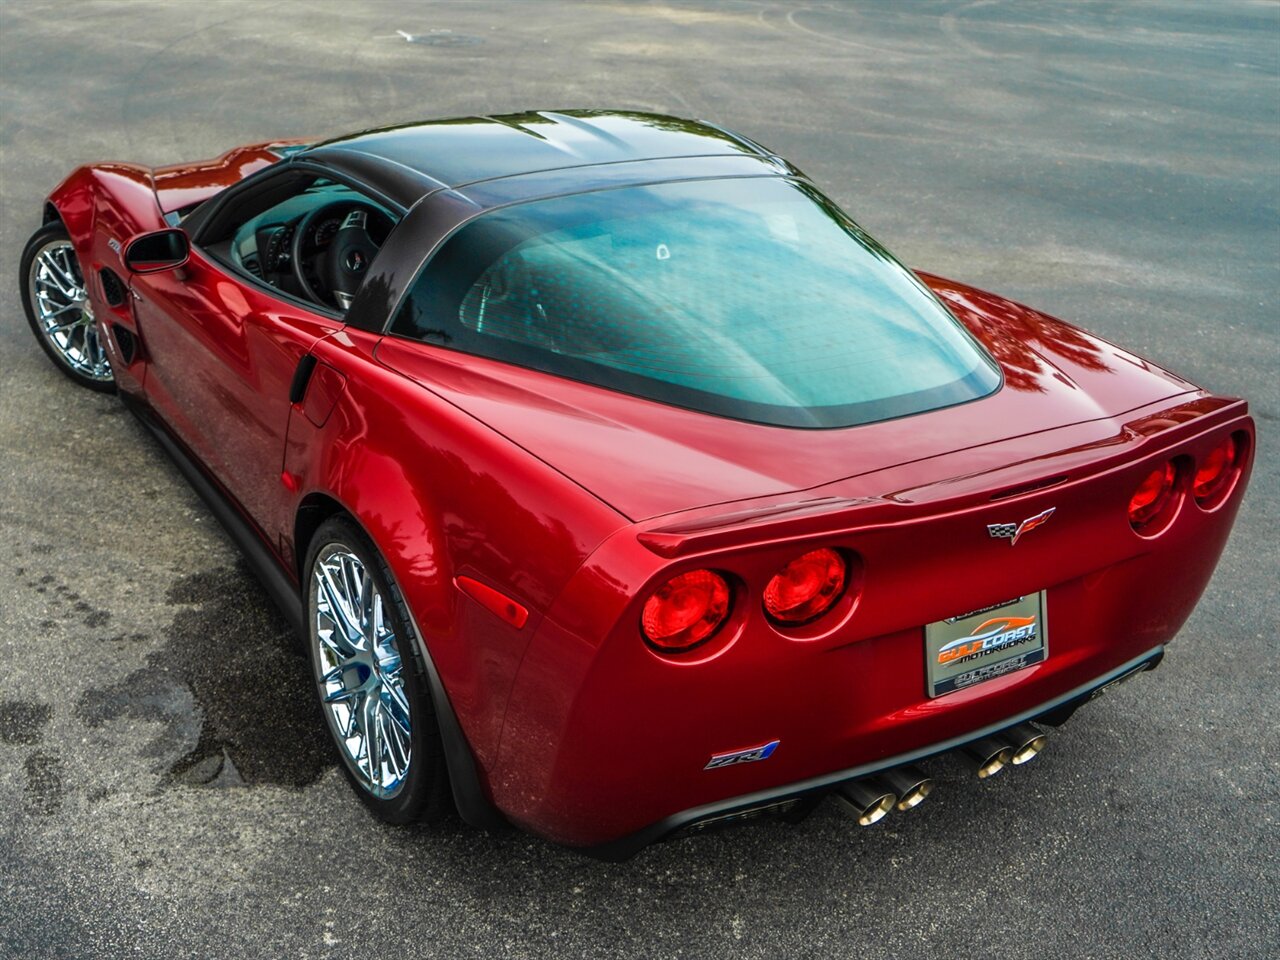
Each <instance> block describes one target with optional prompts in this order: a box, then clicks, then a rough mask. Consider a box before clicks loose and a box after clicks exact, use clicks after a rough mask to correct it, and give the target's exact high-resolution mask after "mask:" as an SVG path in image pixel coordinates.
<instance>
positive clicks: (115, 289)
mask: <svg viewBox="0 0 1280 960" xmlns="http://www.w3.org/2000/svg"><path fill="white" fill-rule="evenodd" d="M98 277H99V278H100V279H101V280H102V295H103V296H104V297H106V299H107V303H109V304H111V306H113V307H118V306H120V304H122V303H124V298H125V288H124V281H123V280H121V279H120V278H119V277H118V276H116V274H115V272H114V271H112V270H108V269H107V268H106V267H103V268H102V269H101V270H100V271H98Z"/></svg>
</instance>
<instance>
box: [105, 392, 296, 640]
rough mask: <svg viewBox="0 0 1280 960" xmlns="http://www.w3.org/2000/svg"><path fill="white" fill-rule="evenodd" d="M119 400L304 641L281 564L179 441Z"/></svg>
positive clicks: (146, 411) (137, 407) (144, 411)
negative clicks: (169, 462) (162, 451)
mask: <svg viewBox="0 0 1280 960" xmlns="http://www.w3.org/2000/svg"><path fill="white" fill-rule="evenodd" d="M120 399H121V400H122V401H123V402H124V405H125V406H126V407H127V408H128V409H129V412H131V413H132V414H133V415H134V416H136V417H137V418H138V419H139V420H140V421H141V422H142V425H143V426H145V427H146V428H147V429H148V430H149V431H150V432H151V435H152V436H153V437H155V439H156V442H158V443H159V444H160V446H161V447H163V448H164V452H165V453H167V454H168V455H169V458H170V459H171V460H172V461H173V462H174V464H175V465H176V466H177V468H178V470H180V471H181V472H182V475H183V476H184V477H186V478H187V482H188V483H190V484H191V486H192V487H194V488H195V491H196V493H198V494H200V499H201V500H203V501H204V502H205V504H206V505H207V506H208V507H209V509H210V510H211V511H212V512H213V515H214V516H215V517H217V518H218V522H219V523H221V524H222V527H223V529H224V530H226V531H227V534H228V535H229V536H230V537H231V539H232V540H233V541H234V542H235V545H236V546H237V547H239V548H240V552H241V553H242V554H244V558H245V560H246V561H248V564H249V568H250V569H251V570H252V571H253V573H254V576H256V577H257V578H258V582H259V583H261V584H262V586H263V588H264V589H265V590H266V591H267V594H268V595H269V596H270V597H271V599H272V601H273V602H274V603H275V605H276V606H277V607H279V609H280V612H281V613H282V614H284V617H285V619H286V620H288V621H289V626H290V627H291V628H292V629H293V632H294V635H295V636H297V637H298V638H302V637H305V636H306V621H305V618H304V616H303V611H302V597H301V596H300V594H299V592H298V585H297V584H296V583H294V582H293V581H292V580H291V579H290V578H289V575H288V574H287V573H285V571H284V568H283V567H281V565H280V562H279V561H278V560H277V559H276V557H275V555H274V554H273V553H272V552H271V549H270V548H269V547H268V546H267V545H266V543H265V541H264V540H263V539H262V535H261V534H260V533H258V531H257V529H256V528H255V527H254V526H253V525H252V524H251V523H250V522H249V521H248V520H247V519H245V517H244V515H243V514H242V513H241V512H240V511H239V510H237V509H236V508H235V506H234V505H233V504H232V503H231V500H230V498H229V497H228V496H227V494H225V493H224V492H223V491H222V490H221V488H220V487H219V486H218V485H217V484H216V483H215V482H214V481H213V480H212V479H211V478H210V477H209V475H208V474H207V473H205V471H204V470H203V469H202V468H201V467H200V466H199V464H197V463H196V461H195V459H194V458H193V457H192V456H191V455H190V454H189V453H187V451H186V449H185V448H184V447H183V446H182V445H181V444H180V443H179V442H178V440H176V439H175V438H174V437H173V435H172V434H170V433H169V431H168V429H167V428H166V427H165V426H164V425H163V424H162V423H160V421H159V419H158V418H157V417H156V415H155V414H154V413H152V412H151V410H150V408H148V407H146V406H145V405H143V404H142V403H140V402H139V401H137V400H135V399H133V398H132V397H129V396H128V395H127V394H124V393H122V394H121V395H120Z"/></svg>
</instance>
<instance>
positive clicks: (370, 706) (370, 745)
mask: <svg viewBox="0 0 1280 960" xmlns="http://www.w3.org/2000/svg"><path fill="white" fill-rule="evenodd" d="M360 708H361V710H362V711H363V712H364V714H365V718H364V737H365V755H366V757H367V762H368V764H369V768H368V769H369V781H370V782H371V783H372V784H373V786H374V788H375V789H377V788H381V786H382V737H381V735H380V734H379V731H378V727H379V716H378V713H379V711H378V698H377V697H366V698H365V700H364V702H363V703H361V704H360Z"/></svg>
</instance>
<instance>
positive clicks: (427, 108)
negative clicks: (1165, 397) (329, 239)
mask: <svg viewBox="0 0 1280 960" xmlns="http://www.w3.org/2000/svg"><path fill="white" fill-rule="evenodd" d="M400 31H403V33H401V32H400ZM405 34H407V35H408V39H406V36H405ZM535 107H543V108H556V107H560V108H565V107H619V108H629V109H642V110H656V111H663V112H671V113H676V114H681V115H686V116H696V117H702V118H706V119H709V120H713V121H715V122H718V123H721V124H724V125H726V126H729V127H731V128H735V129H737V130H740V131H742V132H743V133H745V134H747V135H749V136H751V137H753V138H755V139H757V140H760V141H761V142H763V143H766V144H768V145H770V146H771V147H773V148H774V149H776V150H778V151H779V152H781V153H782V154H784V155H785V156H787V157H789V158H791V159H793V160H794V161H795V162H796V163H797V164H798V165H799V166H800V167H801V168H802V169H805V170H806V171H807V172H808V173H809V174H811V175H812V176H813V177H814V178H815V179H816V180H817V181H818V182H819V183H820V184H823V185H824V186H825V188H826V189H827V190H828V191H829V192H830V193H831V195H832V196H833V197H835V198H836V199H837V200H838V201H839V202H840V203H841V204H842V205H844V206H845V207H846V209H848V210H850V211H851V212H852V214H853V215H854V216H855V217H856V218H857V219H858V220H859V221H860V222H861V223H862V224H863V226H865V227H866V228H867V229H868V230H869V231H870V232H871V233H872V234H873V235H875V236H876V237H877V238H879V239H880V240H882V241H883V242H885V243H886V244H887V245H888V246H889V247H890V248H891V249H893V250H894V251H895V252H897V253H898V254H899V255H900V256H901V257H903V259H905V260H906V261H907V262H908V263H909V264H911V265H912V266H916V267H919V268H922V269H928V270H931V271H934V272H938V273H941V274H943V275H947V276H952V277H955V278H957V279H960V280H964V281H967V282H971V283H974V284H977V285H978V286H983V287H987V288H990V289H993V290H996V291H999V292H1001V293H1004V294H1007V295H1011V296H1013V297H1015V298H1017V299H1020V300H1023V301H1025V302H1028V303H1030V304H1032V305H1035V306H1037V307H1040V308H1042V309H1045V310H1048V311H1049V312H1051V313H1054V314H1056V315H1059V316H1062V317H1065V318H1067V319H1070V320H1072V321H1074V322H1077V323H1079V324H1081V325H1082V326H1084V327H1086V328H1088V329H1089V330H1092V331H1094V332H1096V333H1099V334H1101V335H1103V336H1105V337H1107V338H1110V339H1113V340H1115V341H1117V342H1119V343H1121V344H1124V345H1125V346H1127V347H1129V348H1131V349H1134V350H1136V351H1138V352H1140V353H1142V354H1144V355H1146V356H1148V357H1150V358H1152V359H1153V360H1155V361H1157V362H1159V363H1161V364H1163V365H1165V366H1168V367H1170V368H1172V369H1173V370H1175V371H1178V372H1179V373H1181V374H1183V375H1185V376H1188V377H1190V378H1191V379H1193V380H1195V381H1197V382H1199V383H1201V384H1203V385H1205V386H1207V387H1209V388H1211V389H1213V390H1215V391H1218V392H1221V393H1227V394H1237V395H1242V396H1245V397H1247V398H1249V400H1250V401H1251V404H1252V408H1253V412H1254V415H1255V417H1256V418H1257V421H1258V427H1259V444H1260V459H1259V462H1258V464H1257V468H1256V470H1255V473H1254V479H1253V485H1252V489H1251V490H1250V492H1249V496H1248V498H1247V500H1246V502H1245V504H1244V508H1243V510H1242V512H1241V515H1240V518H1239V521H1238V523H1237V526H1236V530H1235V533H1234V535H1233V537H1232V540H1231V542H1230V544H1229V546H1228V548H1227V550H1226V553H1225V555H1224V556H1223V558H1222V562H1221V564H1220V566H1219V569H1218V572H1217V574H1216V576H1215V578H1214V580H1213V582H1212V583H1211V585H1210V586H1209V589H1208V591H1207V593H1206V595H1205V597H1204V599H1203V600H1202V602H1201V604H1200V606H1199V608H1198V610H1197V612H1196V613H1195V615H1194V616H1193V617H1192V618H1191V620H1190V622H1189V623H1188V624H1187V625H1186V627H1185V628H1184V629H1183V631H1182V633H1181V635H1180V636H1179V637H1178V639H1177V640H1176V641H1175V642H1174V643H1173V645H1172V646H1171V647H1170V649H1169V654H1168V657H1167V658H1166V661H1165V664H1164V665H1163V666H1162V667H1161V669H1160V670H1159V671H1157V672H1156V673H1154V674H1150V675H1146V676H1143V677H1141V678H1139V679H1138V680H1136V681H1134V682H1133V683H1130V684H1126V685H1125V686H1124V687H1122V688H1120V689H1119V690H1117V691H1116V692H1115V693H1114V694H1113V695H1109V696H1107V697H1104V698H1102V699H1101V700H1100V701H1098V702H1097V703H1095V704H1093V705H1091V706H1090V707H1089V708H1088V709H1086V710H1084V711H1082V712H1081V713H1080V714H1078V715H1077V717H1076V718H1075V719H1074V720H1073V721H1072V722H1071V723H1070V724H1068V725H1067V726H1066V727H1064V728H1062V730H1061V731H1059V732H1058V733H1057V734H1055V735H1054V736H1053V737H1052V738H1051V742H1050V747H1049V749H1048V750H1047V752H1046V753H1045V754H1044V755H1043V757H1042V758H1040V759H1037V760H1036V761H1035V763H1034V764H1031V765H1029V766H1028V767H1025V768H1019V769H1018V770H1016V771H1014V772H1012V773H1009V774H1007V775H1001V776H1000V777H997V778H995V779H994V780H992V781H990V782H979V781H978V780H977V779H976V778H974V777H973V776H972V775H971V774H970V772H969V771H968V770H967V769H965V768H964V767H963V766H961V765H960V764H958V763H950V762H948V763H941V764H939V765H938V766H937V767H936V769H935V773H936V774H937V777H938V779H939V781H940V785H939V788H938V789H937V791H936V792H935V794H934V796H933V797H932V798H931V799H930V800H929V801H928V802H927V803H926V804H924V805H923V807H921V808H920V809H919V810H918V811H917V812H913V813H911V814H908V815H901V816H894V817H892V818H891V819H889V820H888V821H886V822H885V823H884V824H883V825H880V826H878V827H876V828H873V829H867V830H859V829H858V828H856V827H854V826H852V825H851V824H850V822H849V821H848V820H846V819H844V818H843V817H842V816H841V815H840V814H839V813H838V812H837V811H836V810H835V809H834V807H830V806H829V807H824V808H823V809H822V810H820V811H819V812H818V813H817V814H816V815H815V816H813V817H812V818H811V819H810V820H808V821H807V822H805V823H803V824H802V825H800V826H797V827H788V826H784V825H781V824H773V823H766V824H761V825H758V826H755V827H751V828H743V829H739V830H736V831H732V832H723V833H720V834H717V835H714V836H708V837H704V838H699V839H696V840H691V841H683V842H677V843H671V844H665V845H662V846H659V847H656V848H653V849H650V850H648V851H646V852H645V853H643V854H642V855H641V856H639V857H637V858H636V859H635V860H633V861H631V862H629V863H625V864H601V863H596V862H593V861H590V860H586V859H583V858H581V857H579V856H578V855H575V854H573V853H571V852H567V851H564V850H560V849H557V848H554V847H551V846H548V845H546V844H544V843H541V842H539V841H537V840H534V839H532V838H530V837H527V836H524V835H521V834H517V833H511V834H506V835H501V836H490V835H486V834H483V833H478V832H475V831H473V830H470V829H468V828H466V827H464V826H462V825H461V824H459V823H457V822H448V823H445V824H442V825H439V826H432V827H418V828H413V829H394V828H389V827H384V826H381V825H379V824H377V823H375V822H374V821H373V820H371V819H370V818H369V816H367V815H366V814H365V812H364V810H363V808H362V807H361V806H360V805H359V804H358V803H357V802H356V801H355V800H354V798H353V797H352V796H351V795H350V793H349V790H348V788H347V786H346V784H345V782H344V781H343V780H342V778H341V776H340V775H339V773H338V771H337V770H336V768H335V767H334V761H333V758H332V755H331V754H330V753H329V750H328V748H327V746H326V744H325V742H324V740H323V739H322V738H323V736H324V733H323V730H322V728H321V725H320V719H319V715H318V712H317V709H316V708H315V706H314V705H313V704H312V700H311V693H310V691H309V690H308V688H307V676H306V669H305V664H304V662H303V660H302V659H301V657H300V656H299V655H298V654H297V652H296V651H295V650H294V648H293V647H291V646H290V644H289V641H288V638H287V637H286V635H285V627H284V625H283V623H282V622H281V620H280V618H279V617H278V616H277V615H276V614H275V612H274V611H273V610H272V609H271V608H270V606H269V604H268V602H267V601H266V599H265V597H264V595H263V594H262V592H261V591H260V590H259V589H258V588H257V586H256V585H255V584H254V583H253V581H252V580H251V578H250V577H249V576H248V575H247V574H246V573H245V571H244V570H243V568H242V567H241V565H240V564H239V562H238V560H237V556H236V553H235V551H234V549H233V548H232V547H231V546H230V544H229V542H228V541H227V539H226V538H225V537H224V536H223V535H222V533H221V532H220V530H219V528H218V527H217V525H216V523H215V522H214V521H213V519H212V518H211V517H210V515H209V514H208V513H207V511H206V510H205V508H204V507H203V506H202V505H201V503H200V502H199V501H198V500H197V498H196V496H195V495H194V494H193V493H192V492H191V491H190V490H189V489H188V488H187V487H186V486H185V485H184V483H183V481H182V480H181V478H180V477H179V475H178V473H177V472H176V470H175V469H174V468H173V467H172V466H171V465H170V464H169V463H168V462H167V461H166V460H165V457H164V456H163V454H162V453H161V451H160V450H159V449H158V448H157V447H156V446H155V445H154V444H153V443H152V442H151V441H150V440H149V439H148V438H147V436H146V435H145V434H144V432H143V430H142V429H141V428H140V427H139V426H138V425H137V424H136V423H135V422H134V421H133V420H132V419H131V417H130V416H129V415H128V414H127V413H126V412H125V411H124V410H123V409H122V408H121V407H120V406H119V405H118V403H117V402H116V401H114V400H113V399H111V398H104V397H100V396H94V395H91V394H88V393H85V392H82V391H79V390H77V389H76V388H75V387H74V386H73V385H72V384H71V383H70V382H69V381H67V380H65V379H64V378H62V377H61V376H59V375H58V374H57V373H56V372H55V371H54V370H53V369H52V368H51V367H50V366H49V364H48V363H47V362H46V360H45V358H44V356H43V355H42V354H41V353H40V352H39V350H38V349H37V347H36V345H35V343H34V342H33V340H32V339H31V336H30V334H29V332H28V330H27V328H26V325H25V321H24V320H23V317H22V312H21V306H20V301H19V293H18V281H17V271H18V259H19V255H20V252H21V249H22V244H23V242H24V240H25V238H26V236H27V235H28V234H29V232H30V231H31V230H33V229H34V228H35V227H36V226H37V225H38V223H39V213H40V203H41V200H42V198H43V197H44V196H45V194H46V193H47V192H48V191H49V190H50V189H51V188H52V187H53V186H54V185H55V184H56V183H57V182H58V180H59V179H60V178H61V177H63V176H64V175H65V174H66V173H68V172H69V171H70V170H71V169H72V168H73V167H75V166H76V165H77V164H80V163H84V162H90V161H99V160H112V159H120V160H132V161H139V162H144V163H152V164H161V163H169V162H175V161H181V160H190V159H198V158H203V157H207V156H211V155H214V154H216V153H219V152H221V151H222V150H224V149H226V148H228V147H230V146H232V145H234V144H237V143H241V142H245V141H250V140H263V139H268V138H272V137H295V136H325V135H334V134H338V133H343V132H347V131H350V130H354V129H358V128H361V127H364V126H370V125H383V124H390V123H396V122H401V121H408V120H414V119H419V118H426V117H432V116H444V115H453V114H463V113H496V112H506V111H513V110H519V109H526V108H535ZM0 264H3V269H0V369H3V379H2V380H0V535H2V537H3V549H0V584H3V589H0V627H2V629H0V663H2V664H3V667H0V956H4V957H6V958H7V957H14V958H19V957H20V958H24V960H27V958H45V957H165V958H169V957H193V958H196V957H199V958H212V957H236V958H245V957H314V958H319V957H357V956H359V957H370V956H373V957H390V956H396V955H405V956H420V957H441V958H462V957H482V958H497V957H577V956H582V957H591V958H612V957H655V958H656V957H690V958H692V957H759V958H779V957H815V958H817V957H821V958H826V957H854V956H856V957H859V958H878V957H898V956H904V955H917V956H937V957H948V958H951V957H955V958H964V957H975V958H1005V957H1008V958H1057V957H1099V958H1101V957H1117V958H1134V957H1169V958H1198V957H1214V958H1218V957H1250V958H1255V957H1256V958H1264V957H1275V956H1277V955H1280V929H1278V924H1280V921H1278V920H1277V918H1278V917H1280V894H1278V893H1277V890H1278V889H1280V866H1278V863H1277V858H1278V856H1280V830H1278V829H1277V819H1278V817H1280V802H1278V801H1280V762H1278V748H1280V738H1278V737H1277V735H1276V731H1277V729H1280V717H1278V716H1277V714H1278V713H1280V711H1277V693H1276V686H1275V668H1274V662H1275V654H1276V642H1277V626H1278V620H1280V615H1278V612H1277V611H1278V602H1277V589H1276V584H1277V582H1280V577H1278V576H1277V538H1276V531H1277V529H1280V524H1278V523H1277V504H1278V501H1280V497H1278V493H1280V491H1278V486H1277V481H1276V477H1277V473H1276V471H1277V464H1278V454H1277V450H1278V449H1280V442H1278V439H1277V429H1276V422H1277V417H1278V416H1280V377H1278V376H1277V373H1278V372H1280V362H1278V361H1280V357H1278V355H1277V346H1276V343H1277V332H1278V330H1277V328H1278V327H1280V323H1278V321H1280V303H1278V299H1277V289H1278V286H1280V284H1278V281H1280V6H1277V5H1276V4H1273V3H1247V2H1216V3H1213V4H1196V3H1172V2H1171V3H1142V4H1130V3H1106V2H1102V3H1092V4H1075V3H1055V4H1012V3H1002V2H995V0H987V2H978V3H968V4H963V5H962V4H952V3H932V2H915V3H902V4H889V3H872V2H867V3H854V4H844V3H824V2H811V3H805V4H800V3H797V4H784V3H768V2H750V0H725V2H722V3H712V2H693V3H685V2H678V0H669V2H657V3H625V4H624V3H607V2H606V3H592V4H569V3H550V2H547V3H532V2H531V3H519V4H515V3H507V4H501V3H490V2H477V3H416V2H403V3H373V2H370V3H359V4H347V3H337V2H334V3H324V2H316V3H310V4H299V3H291V2H275V3H269V2H267V3H262V2H241V0H218V2H188V3H183V2H173V3H146V2H142V3H125V2H117V0H96V2H83V3H46V2H38V0H4V2H0Z"/></svg>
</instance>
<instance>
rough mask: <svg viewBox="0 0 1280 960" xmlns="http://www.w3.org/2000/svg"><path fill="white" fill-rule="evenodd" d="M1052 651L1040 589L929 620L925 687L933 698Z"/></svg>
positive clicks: (1030, 663) (1032, 661) (1010, 670)
mask: <svg viewBox="0 0 1280 960" xmlns="http://www.w3.org/2000/svg"><path fill="white" fill-rule="evenodd" d="M1000 621H1004V623H1001V622H1000ZM1048 656H1049V625H1048V617H1047V613H1046V609H1045V591H1043V590H1041V591H1039V592H1037V593H1028V594H1024V595H1023V596H1020V597H1015V598H1014V599H1012V600H1006V601H1004V602H1003V603H997V604H994V605H992V606H988V607H982V608H981V609H978V610H974V611H972V612H971V613H963V614H960V615H959V616H955V617H947V618H946V619H945V620H937V621H935V622H933V623H930V624H927V625H926V626H925V628H924V662H925V692H926V693H928V695H929V697H930V699H933V698H936V697H943V696H946V695H947V694H949V693H955V692H956V691H958V690H968V689H969V688H971V687H974V686H977V685H978V684H980V683H984V682H985V681H988V680H994V679H995V678H996V677H1003V676H1006V675H1007V674H1010V673H1013V672H1015V671H1018V670H1023V669H1025V668H1026V667H1030V666H1033V665H1034V664H1037V663H1041V662H1043V661H1044V660H1045V659H1047V658H1048Z"/></svg>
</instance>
